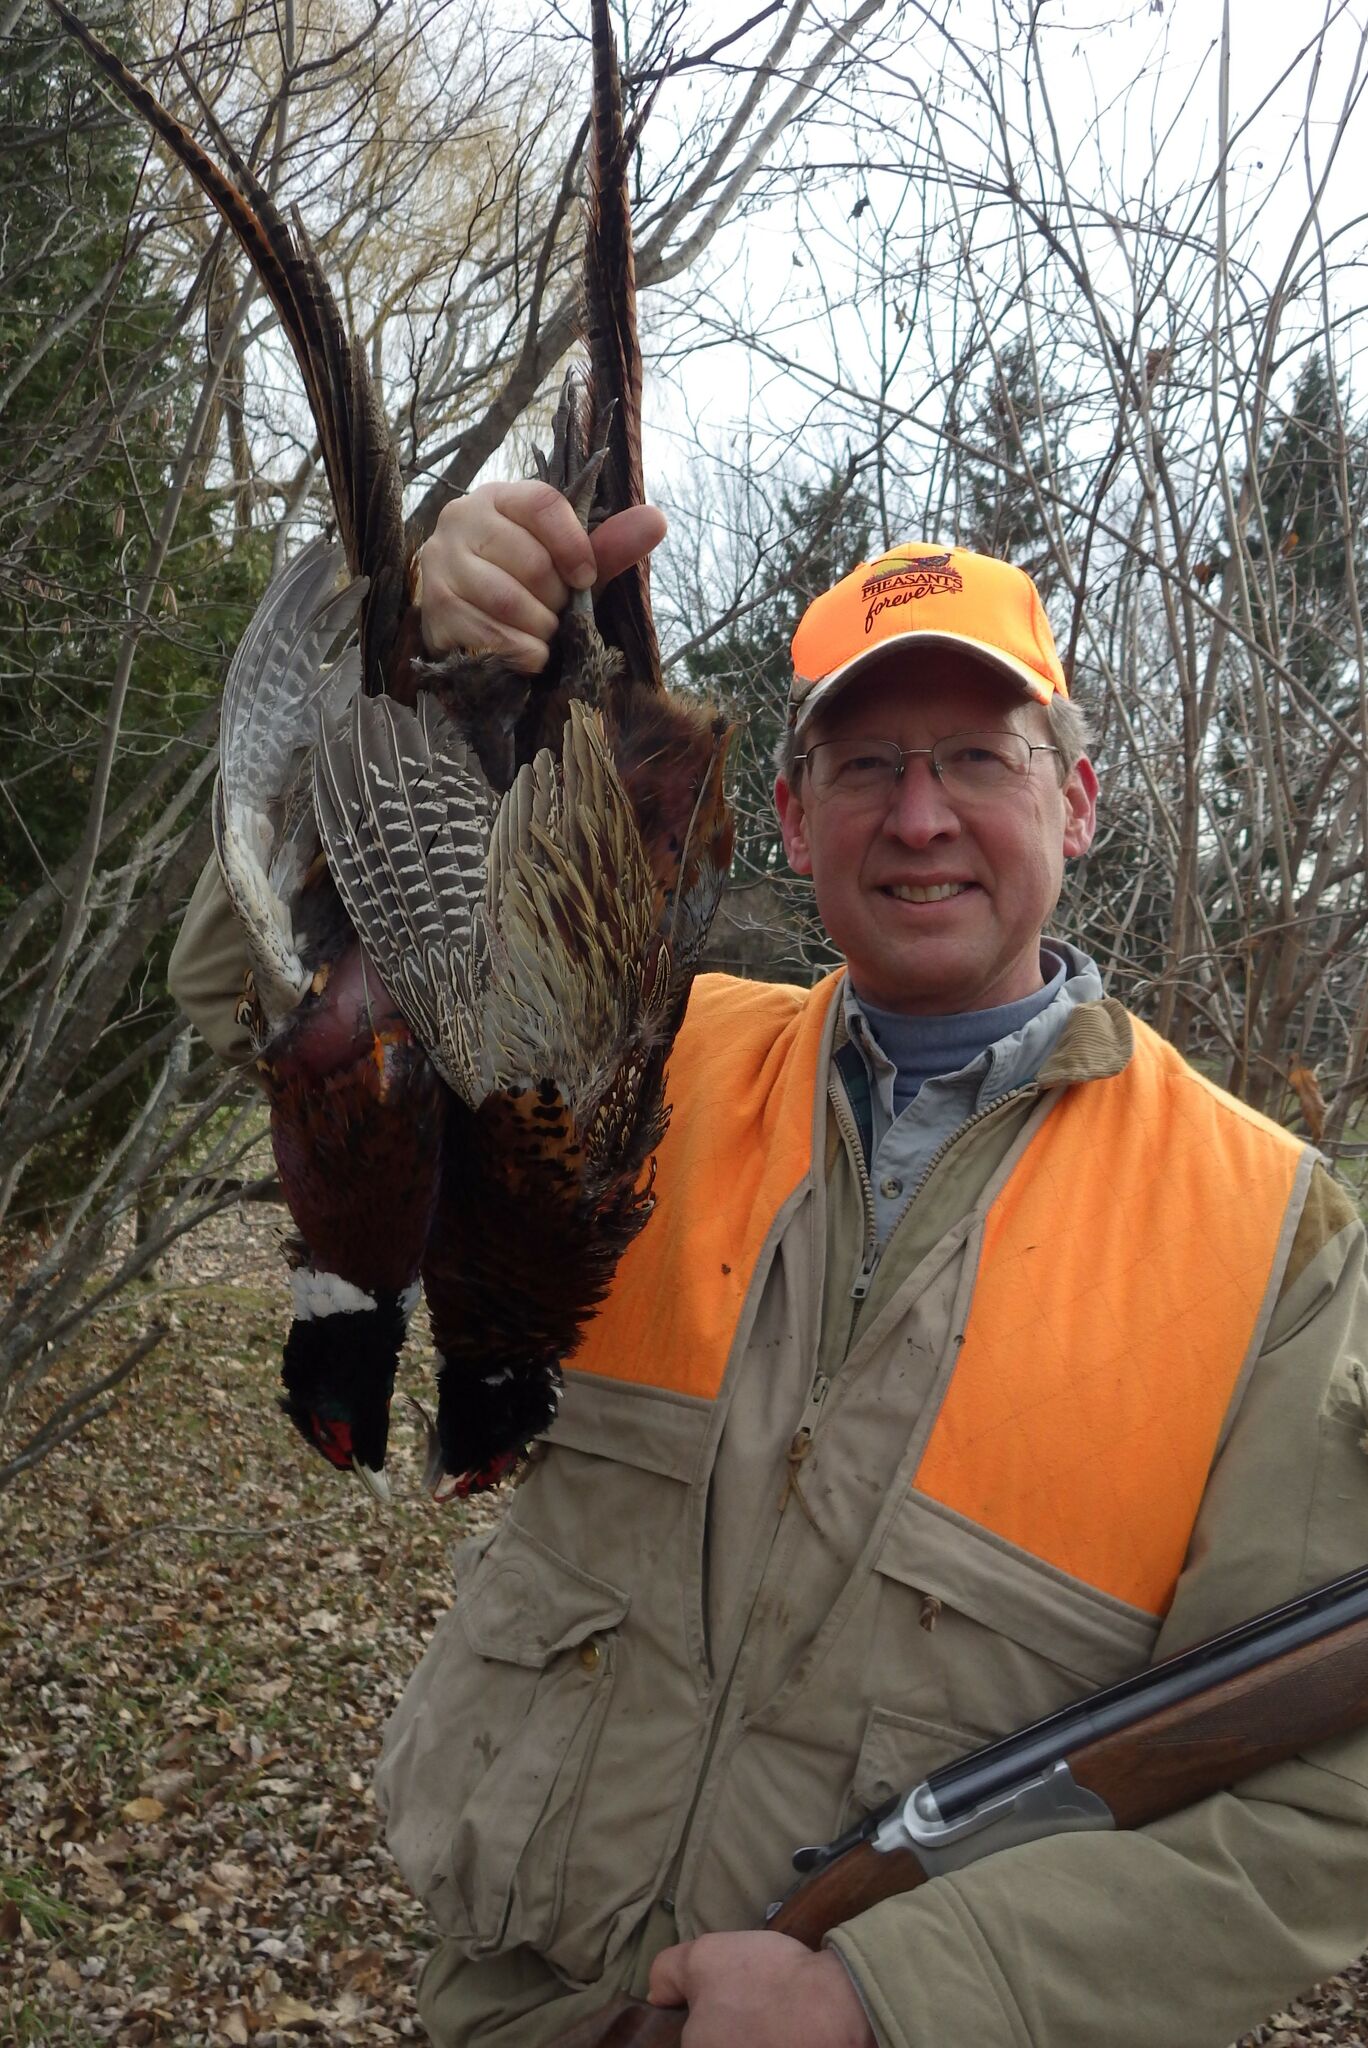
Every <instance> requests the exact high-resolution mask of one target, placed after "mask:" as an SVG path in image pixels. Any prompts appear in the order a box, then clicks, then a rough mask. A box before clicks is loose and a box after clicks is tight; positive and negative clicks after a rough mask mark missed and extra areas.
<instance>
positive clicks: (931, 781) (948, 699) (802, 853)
mask: <svg viewBox="0 0 1368 2048" xmlns="http://www.w3.org/2000/svg"><path fill="white" fill-rule="evenodd" d="M1002 731H1011V732H1019V733H1022V734H1024V735H1025V737H1026V738H1027V739H1029V740H1030V741H1032V742H1033V743H1035V744H1045V745H1047V744H1048V743H1049V740H1050V728H1049V719H1048V717H1047V716H1046V712H1045V708H1044V706H1043V705H1041V704H1037V703H1034V702H1033V701H1031V700H1029V699H1027V698H1025V697H1023V696H1022V695H1021V694H1020V692H1019V691H1017V690H1015V689H1014V688H1013V687H1012V685H1011V684H1010V683H1008V682H1007V681H1006V680H1005V679H1000V678H998V677H997V676H995V675H994V673H993V672H992V670H991V669H987V668H985V667H983V666H982V665H981V664H980V663H978V662H975V661H974V660H973V659H972V658H970V657H968V656H965V655H960V654H956V653H952V652H949V651H946V650H943V649H936V650H928V651H927V652H926V653H923V654H917V655H914V656H908V655H897V654H891V655H890V656H889V660H888V663H887V664H881V665H880V666H879V667H878V668H876V669H875V670H874V671H873V672H872V673H871V674H870V675H869V676H868V677H861V678H859V679H857V680H856V681H855V682H852V683H851V684H850V685H849V686H848V688H846V689H845V690H843V691H841V692H840V694H839V695H838V696H837V697H836V699H835V701H834V702H833V703H832V704H831V705H830V706H829V707H827V708H825V709H824V710H822V711H819V712H817V713H816V714H815V715H814V717H813V719H812V721H811V723H810V724H809V726H808V727H807V729H806V731H805V732H804V735H803V744H804V745H805V746H806V747H814V746H816V745H817V743H818V742H819V741H821V740H835V739H882V740H896V741H897V743H898V745H899V746H900V747H929V746H931V745H932V744H933V743H934V742H935V741H936V740H939V739H945V738H947V737H948V736H949V735H950V734H951V733H962V732H1002ZM775 802H776V804H777V805H778V810H779V822H780V827H781V830H782V832H783V837H784V847H785V850H786V852H787V854H788V857H789V862H790V864H791V866H792V867H793V868H794V870H795V872H796V873H798V874H800V875H810V876H811V877H812V882H813V888H814V890H815V892H816V897H817V908H818V911H819V912H820V914H821V918H822V922H823V924H824V925H825V926H826V929H827V932H828V934H829V935H830V938H831V940H832V943H833V944H834V945H835V946H836V947H837V948H838V949H839V950H840V951H841V952H842V953H844V955H845V957H846V960H847V962H848V963H849V967H850V975H851V979H852V981H853V982H854V985H855V987H856V989H857V990H858V992H859V994H860V995H861V996H863V997H864V998H865V999H866V1000H867V1001H868V1002H870V1003H872V1004H873V1005H874V1006H875V1008H877V1009H881V1010H900V1011H903V1012H904V1013H906V1014H907V1015H909V1016H944V1015H948V1014H950V1013H951V1012H956V1011H963V1010H987V1009H992V1008H994V1007H996V1006H997V1005H998V1004H1000V1003H1011V1002H1017V1001H1020V1000H1021V998H1023V997H1024V996H1028V995H1032V994H1034V992H1035V991H1036V990H1037V989H1038V988H1039V987H1040V986H1041V978H1040V934H1041V930H1042V927H1043V926H1044V924H1045V922H1046V920H1047V919H1048V917H1049V915H1050V913H1051V911H1052V910H1053V909H1054V906H1055V904H1056V902H1057V901H1058V899H1059V891H1060V886H1061V883H1062V881H1063V875H1064V862H1065V859H1066V858H1071V857H1073V856H1075V855H1077V854H1080V853H1084V852H1086V850H1087V848H1088V846H1089V844H1090V843H1091V840H1092V835H1093V825H1094V820H1095V813H1096V802H1097V778H1096V776H1095V775H1094V774H1093V771H1092V767H1091V765H1090V764H1089V763H1088V762H1087V761H1080V762H1078V764H1077V765H1076V766H1075V767H1074V768H1072V769H1071V770H1070V771H1069V774H1068V776H1067V778H1066V779H1065V781H1064V783H1063V786H1062V787H1061V785H1060V776H1059V763H1058V761H1057V759H1056V757H1055V756H1054V755H1052V754H1033V755H1032V757H1031V772H1030V774H1029V775H1028V776H1026V777H1025V778H1023V779H1022V780H1021V781H1020V782H1019V783H1017V784H1014V785H1013V786H1012V787H1011V788H1010V789H1009V790H1008V791H1007V792H1006V793H1005V794H1003V795H997V796H993V797H991V798H982V797H980V798H975V799H974V800H973V801H971V802H965V801H963V800H962V799H960V798H955V797H951V796H950V795H949V794H948V793H947V791H946V790H945V789H944V788H943V787H942V785H941V783H940V782H939V781H938V780H937V778H936V776H935V775H934V774H933V773H932V769H931V763H930V760H929V759H928V758H927V757H926V756H925V755H919V756H917V757H916V758H915V759H913V760H910V761H908V762H906V763H905V764H904V773H903V776H902V780H901V781H900V782H898V783H897V784H896V786H895V787H894V789H893V791H892V793H891V795H890V799H889V802H888V804H887V806H886V807H885V808H882V809H878V808H876V809H875V810H873V811H865V810H861V809H860V808H858V807H855V808H853V809H852V808H849V807H846V806H843V805H842V804H841V803H840V802H839V800H836V801H833V800H832V799H831V798H830V797H827V798H825V799H824V798H822V797H813V795H812V793H811V789H810V784H809V781H808V778H807V776H806V775H800V776H799V777H798V779H797V786H796V788H791V787H790V786H789V784H788V783H787V782H786V780H785V779H784V777H783V776H780V777H779V780H778V782H777V784H776V786H775ZM947 884H948V885H950V886H951V888H952V890H953V893H952V894H950V895H939V896H937V897H936V898H935V899H934V900H932V901H929V902H927V901H915V900H912V899H913V892H916V893H917V894H920V892H922V891H924V890H926V889H928V888H931V889H939V888H940V887H941V886H943V885H947Z"/></svg>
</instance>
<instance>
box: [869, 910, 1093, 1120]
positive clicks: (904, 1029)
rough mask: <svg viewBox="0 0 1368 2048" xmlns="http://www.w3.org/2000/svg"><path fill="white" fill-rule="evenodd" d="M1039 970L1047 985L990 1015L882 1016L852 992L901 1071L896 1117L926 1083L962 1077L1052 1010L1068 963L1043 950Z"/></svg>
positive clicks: (896, 1077) (895, 1092)
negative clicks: (944, 1076)
mask: <svg viewBox="0 0 1368 2048" xmlns="http://www.w3.org/2000/svg"><path fill="white" fill-rule="evenodd" d="M1040 964H1041V967H1042V969H1043V970H1044V972H1045V973H1046V974H1047V975H1048V976H1049V979H1048V980H1046V981H1045V983H1044V985H1043V986H1042V987H1041V988H1038V989H1037V990H1036V991H1035V993H1034V994H1033V995H1029V996H1023V997H1022V998H1021V1000H1020V1002H1016V1003H1001V1004H999V1005H998V1006H997V1008H995V1009H992V1010H964V1011H959V1012H956V1013H955V1014H953V1015H951V1016H946V1017H908V1016H904V1015H903V1013H902V1012H901V1011H898V1010H879V1009H876V1008H875V1007H874V1005H873V1004H872V1003H870V1002H867V1001H866V1000H865V998H864V997H863V996H862V995H860V992H859V990H858V989H856V990H855V991H854V993H855V996H856V998H857V1000H858V1002H859V1005H860V1008H861V1010H862V1011H863V1012H864V1015H865V1019H866V1021H867V1023H868V1025H869V1029H870V1031H871V1033H872V1034H873V1036H874V1039H875V1041H876V1043H877V1044H878V1047H879V1050H880V1052H882V1053H883V1055H884V1057H885V1059H887V1060H889V1061H891V1063H892V1065H893V1066H894V1067H895V1068H896V1069H897V1071H896V1073H895V1075H894V1077H893V1113H894V1115H895V1116H900V1115H901V1114H902V1112H903V1110H905V1109H906V1108H907V1106H908V1104H909V1103H910V1102H913V1101H915V1099H916V1097H917V1095H918V1093H919V1091H920V1089H921V1087H922V1084H923V1082H925V1081H930V1080H934V1079H935V1078H936V1077H937V1076H938V1075H940V1074H956V1073H959V1072H960V1071H961V1070H962V1069H963V1068H965V1067H967V1066H969V1065H971V1064H972V1062H973V1061H974V1060H976V1059H978V1058H979V1057H980V1056H981V1055H982V1054H983V1053H985V1052H987V1050H988V1048H989V1046H990V1045H997V1044H998V1043H1000V1041H1001V1040H1002V1039H1004V1038H1011V1037H1012V1036H1014V1034H1015V1033H1016V1032H1018V1031H1022V1030H1024V1029H1025V1027H1026V1026H1027V1025H1028V1024H1029V1023H1030V1022H1031V1019H1032V1018H1033V1017H1038V1016H1039V1015H1040V1013H1041V1011H1042V1010H1047V1009H1048V1008H1049V1006H1050V1004H1051V1003H1052V1002H1053V1001H1054V999H1055V997H1056V996H1057V995H1058V994H1059V992H1060V990H1061V989H1062V988H1063V986H1064V982H1065V978H1066V972H1067V967H1066V962H1065V961H1064V960H1063V958H1062V957H1061V956H1060V955H1059V954H1057V953H1054V952H1049V951H1045V950H1042V952H1041V961H1040Z"/></svg>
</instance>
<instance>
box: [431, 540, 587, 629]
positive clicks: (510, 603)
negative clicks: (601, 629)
mask: <svg viewBox="0 0 1368 2048" xmlns="http://www.w3.org/2000/svg"><path fill="white" fill-rule="evenodd" d="M424 597H425V598H426V588H425V589H424ZM460 601H461V602H463V603H464V604H465V606H466V608H467V610H468V611H470V612H473V613H474V614H475V615H476V616H477V617H478V618H482V619H485V620H487V621H488V622H489V624H490V626H491V627H492V628H494V630H495V632H496V633H497V634H498V635H499V636H500V638H499V642H498V644H499V646H500V647H502V646H503V644H504V642H503V638H502V636H503V635H505V634H509V633H512V634H514V635H522V636H524V637H525V638H527V639H529V640H540V641H541V643H542V645H543V646H545V644H546V642H547V641H548V640H549V639H550V638H551V635H552V634H553V633H554V632H555V630H556V610H555V608H554V607H552V606H550V605H545V604H543V603H542V601H541V599H540V598H539V597H538V596H537V595H536V593H535V592H534V591H533V590H530V589H529V588H528V586H527V584H526V583H524V582H523V581H522V580H521V578H520V577H519V576H518V574H517V573H516V571H514V572H513V573H511V574H510V572H509V571H508V570H507V569H505V568H503V567H502V566H501V565H500V564H499V563H497V562H490V561H486V560H485V559H484V557H483V556H481V555H471V556H468V557H467V559H466V560H465V561H464V562H463V563H462V565H461V586H460ZM461 644H462V645H468V644H469V643H468V642H462V643H461ZM486 644H489V645H492V644H493V642H492V641H491V642H488V643H486V642H483V641H482V642H481V643H480V645H482V646H483V645H486Z"/></svg>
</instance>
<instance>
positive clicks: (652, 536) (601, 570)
mask: <svg viewBox="0 0 1368 2048" xmlns="http://www.w3.org/2000/svg"><path fill="white" fill-rule="evenodd" d="M664 538H665V514H664V513H663V512H662V511H661V510H660V508H659V506H658V505H629V506H628V507H627V510H626V511H625V512H615V513H614V514H613V516H612V518H611V519H605V520H604V522H603V524H602V526H598V527H595V529H594V532H593V535H592V539H593V544H594V560H595V562H596V563H597V564H598V586H599V587H602V585H603V584H605V583H611V582H612V580H613V578H614V577H615V576H620V575H621V574H622V572H623V570H624V569H630V568H631V566H632V564H633V562H639V561H641V560H642V558H643V556H645V555H649V554H650V552H651V550H652V548H656V547H659V545H660V543H661V541H663V540H664Z"/></svg>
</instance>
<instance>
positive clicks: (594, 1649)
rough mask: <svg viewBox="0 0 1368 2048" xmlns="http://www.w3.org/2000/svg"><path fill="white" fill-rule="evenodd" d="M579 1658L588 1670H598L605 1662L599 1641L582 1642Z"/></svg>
mask: <svg viewBox="0 0 1368 2048" xmlns="http://www.w3.org/2000/svg"><path fill="white" fill-rule="evenodd" d="M579 1660H580V1663H581V1664H582V1665H583V1666H584V1668H585V1670H586V1671H597V1670H598V1668H599V1665H600V1664H601V1663H602V1662H603V1650H602V1648H601V1646H600V1645H599V1644H598V1643H581V1644H580V1652H579Z"/></svg>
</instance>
